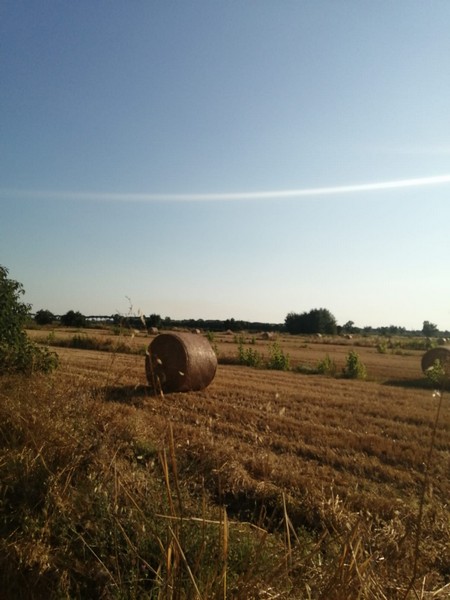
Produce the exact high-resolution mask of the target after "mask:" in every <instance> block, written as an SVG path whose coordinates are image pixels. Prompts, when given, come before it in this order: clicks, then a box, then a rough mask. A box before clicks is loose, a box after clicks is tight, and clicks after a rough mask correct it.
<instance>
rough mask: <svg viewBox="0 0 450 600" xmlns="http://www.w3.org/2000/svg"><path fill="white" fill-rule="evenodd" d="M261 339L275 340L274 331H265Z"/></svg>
mask: <svg viewBox="0 0 450 600" xmlns="http://www.w3.org/2000/svg"><path fill="white" fill-rule="evenodd" d="M261 337H262V339H263V340H273V338H274V337H275V336H274V334H273V332H272V331H264V332H263V334H262V335H261Z"/></svg>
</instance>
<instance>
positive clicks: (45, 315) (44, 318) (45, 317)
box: [34, 308, 55, 325]
mask: <svg viewBox="0 0 450 600" xmlns="http://www.w3.org/2000/svg"><path fill="white" fill-rule="evenodd" d="M34 320H35V321H36V323H37V324H38V325H50V324H51V323H53V321H54V320H55V315H54V314H53V313H52V312H50V311H49V310H44V309H43V308H41V310H38V311H37V313H36V314H35V315H34Z"/></svg>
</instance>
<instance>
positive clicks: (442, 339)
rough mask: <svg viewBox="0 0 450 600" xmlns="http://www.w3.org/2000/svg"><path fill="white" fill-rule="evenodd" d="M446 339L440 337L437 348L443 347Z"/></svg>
mask: <svg viewBox="0 0 450 600" xmlns="http://www.w3.org/2000/svg"><path fill="white" fill-rule="evenodd" d="M447 341H448V340H447V338H444V337H441V338H439V339H438V344H439V346H444V345H445V344H446V343H447Z"/></svg>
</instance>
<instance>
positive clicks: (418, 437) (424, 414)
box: [32, 331, 450, 599]
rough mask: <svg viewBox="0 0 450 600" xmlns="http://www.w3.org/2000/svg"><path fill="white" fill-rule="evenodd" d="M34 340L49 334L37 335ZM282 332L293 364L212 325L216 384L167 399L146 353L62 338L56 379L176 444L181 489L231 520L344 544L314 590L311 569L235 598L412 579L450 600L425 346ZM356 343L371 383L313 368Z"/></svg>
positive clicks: (362, 593) (161, 446) (288, 536)
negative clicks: (276, 586) (252, 355)
mask: <svg viewBox="0 0 450 600" xmlns="http://www.w3.org/2000/svg"><path fill="white" fill-rule="evenodd" d="M57 335H58V336H62V337H64V336H68V337H70V336H73V332H70V331H69V332H59V333H58V334H57ZM89 335H90V336H91V335H95V336H99V337H100V338H101V337H102V336H106V335H108V333H107V332H100V331H99V332H96V333H95V334H94V333H91V332H89ZM32 336H34V337H35V338H36V339H41V338H42V332H39V331H36V332H32ZM39 336H41V337H39ZM151 339H152V338H151V337H144V336H142V337H141V336H140V335H136V336H134V337H129V339H127V344H128V345H129V346H130V348H131V349H132V350H133V351H137V350H139V349H141V348H142V349H143V348H145V347H146V346H147V345H148V343H149V342H150V341H151ZM240 341H241V342H244V343H245V344H249V345H251V347H254V348H256V349H257V350H258V351H259V352H261V353H263V354H267V353H268V352H269V347H270V345H271V344H273V340H269V341H266V340H262V339H259V338H258V339H251V336H247V337H245V336H244V338H242V337H241V338H240ZM276 341H277V344H279V346H280V347H281V348H282V350H283V352H285V353H289V356H290V361H291V367H292V370H290V371H288V372H282V371H274V370H268V369H255V368H249V367H245V366H241V365H237V364H232V363H233V362H236V361H235V358H236V354H237V340H236V337H235V336H230V335H225V334H223V335H219V334H216V336H215V337H214V345H215V348H216V351H217V352H218V356H219V366H218V370H217V373H216V377H215V379H214V381H213V382H212V384H211V385H210V386H209V387H208V388H207V389H206V390H204V391H201V392H195V393H194V392H192V393H179V394H166V395H161V394H155V393H153V392H152V390H151V389H150V388H149V387H148V386H147V383H146V380H145V369H144V357H143V356H142V355H136V354H124V353H121V352H100V351H97V350H83V349H74V348H57V349H56V350H57V352H58V354H59V356H60V361H61V366H60V369H59V371H58V372H57V374H55V375H54V376H53V378H54V385H55V386H59V389H71V390H75V397H76V394H77V393H79V394H80V395H82V394H83V393H84V392H82V390H86V389H89V390H90V391H91V395H92V397H93V398H94V401H95V402H96V403H100V404H101V406H103V407H106V408H102V410H107V411H108V415H110V416H109V417H108V418H109V419H110V420H111V423H113V422H114V421H115V419H116V418H118V417H117V415H120V418H121V419H130V422H131V421H133V422H136V421H137V422H139V424H140V425H139V427H140V428H141V429H142V428H144V429H145V437H146V439H147V438H148V440H152V443H154V444H155V447H156V448H157V449H158V451H159V452H161V451H164V452H165V451H166V450H167V452H169V450H170V454H171V456H172V462H173V465H172V467H174V468H175V470H176V473H175V480H174V481H175V485H176V486H178V485H179V481H181V482H182V484H183V486H185V487H186V489H188V490H189V492H190V493H191V494H194V495H197V496H198V497H202V496H205V497H207V498H208V502H211V503H212V504H213V505H215V506H222V507H225V509H226V511H227V518H228V519H229V520H230V521H236V522H245V523H250V524H251V525H252V526H255V527H258V528H261V530H264V531H266V532H274V533H276V532H277V531H278V532H279V533H280V535H284V543H285V544H287V546H286V547H288V548H289V553H291V552H293V549H292V547H291V545H295V544H297V545H298V544H299V543H300V542H299V537H298V536H300V535H301V534H300V532H306V533H305V535H306V536H307V537H308V539H311V540H314V543H313V542H311V543H312V544H313V546H314V544H319V545H320V540H326V541H325V542H323V543H324V544H326V545H328V547H331V546H332V545H333V544H335V545H336V544H338V541H337V540H339V544H340V547H339V550H336V553H335V562H334V565H335V566H334V567H333V569H334V570H333V569H331V570H330V576H329V579H330V580H329V581H328V582H326V581H325V579H326V578H325V576H324V579H323V581H322V582H321V583H320V582H319V579H320V577H319V578H318V579H317V577H318V576H317V574H316V575H315V577H316V591H315V592H314V584H313V583H312V581H309V582H307V580H306V579H305V582H306V583H305V584H304V586H303V584H299V582H298V581H297V582H296V583H295V585H294V587H293V588H291V590H290V592H289V593H288V592H284V593H285V594H287V595H282V592H281V591H280V592H279V593H280V595H279V596H276V595H275V592H274V595H273V596H270V594H269V592H267V590H266V595H265V596H264V595H259V596H258V595H256V592H255V595H254V596H250V595H247V596H246V595H245V594H244V595H241V596H239V594H238V593H237V592H236V595H231V594H230V595H229V596H228V597H230V598H231V597H236V598H237V597H242V598H244V597H255V598H256V597H260V598H263V597H265V598H269V597H285V598H288V597H291V598H307V597H311V598H339V599H341V598H342V599H343V598H380V599H381V598H402V597H403V595H402V594H404V593H406V591H407V588H408V584H409V583H410V582H411V579H410V578H411V576H412V575H415V576H416V577H415V582H414V588H412V591H410V593H409V594H408V598H415V597H423V598H426V597H429V598H432V597H433V598H447V597H450V586H449V580H450V548H449V541H448V534H449V531H450V527H449V509H448V498H449V496H450V483H449V473H450V427H449V426H450V413H449V410H448V400H447V396H446V393H444V395H443V403H442V410H441V413H440V416H439V421H438V423H437V426H436V429H435V437H434V442H433V453H432V455H431V462H430V461H429V458H430V444H431V443H432V436H433V431H434V428H435V421H436V411H437V408H438V402H439V398H437V397H435V396H433V389H432V387H431V386H430V384H429V383H428V382H427V381H426V379H425V378H424V376H423V374H422V372H421V368H420V358H421V356H422V354H423V352H421V351H415V350H410V351H399V350H397V353H393V351H389V352H386V353H380V352H378V351H377V349H376V347H375V345H374V344H372V345H370V346H368V345H366V342H365V341H364V340H357V339H352V340H344V339H342V338H336V339H334V340H333V339H332V338H330V339H322V340H319V339H314V338H300V337H289V336H278V338H277V340H276ZM363 344H364V345H363ZM351 349H354V350H356V351H357V352H358V354H359V356H360V358H361V359H362V361H363V362H364V364H365V366H366V368H367V373H368V377H367V380H365V381H358V380H349V379H344V378H342V377H340V376H336V377H326V376H323V375H318V374H307V371H308V368H312V367H314V366H315V365H317V362H318V361H319V360H322V359H323V358H324V357H325V356H326V355H327V354H328V355H329V356H330V357H331V358H332V359H333V360H334V361H335V362H336V365H337V367H338V374H339V373H340V372H341V370H342V367H343V366H344V364H345V358H346V355H347V354H348V352H349V350H351ZM302 371H303V372H302ZM77 390H78V392H77ZM55 410H57V406H55ZM111 415H116V417H111ZM149 443H150V441H149ZM141 444H142V441H141ZM175 464H176V467H175V466H174V465H175ZM426 468H428V472H427V475H426V478H427V479H426V489H425V496H424V497H422V493H423V490H424V480H425V469H426ZM421 499H422V500H423V502H422V503H421ZM421 504H422V507H421ZM420 509H422V511H423V513H422V517H421V522H420V524H419V521H418V514H419V510H420ZM330 540H333V542H331V541H330ZM314 548H319V546H314ZM303 551H304V550H303ZM317 552H318V553H319V554H320V555H321V556H322V558H321V559H318V560H319V563H320V561H321V560H323V561H324V562H326V559H325V558H324V557H325V555H326V551H325V550H324V549H323V548H320V552H319V550H317ZM352 557H353V558H352ZM314 564H315V567H314V568H315V569H317V568H319V567H318V565H317V564H316V563H314ZM338 564H339V565H340V570H339V569H338V567H337V566H336V565H338ZM311 568H312V567H311ZM414 569H415V571H416V572H415V573H414V572H413V571H414ZM311 573H312V571H311ZM289 577H291V578H294V579H293V581H294V580H295V575H294V574H293V573H290V575H289ZM302 577H306V575H305V573H303V575H302ZM310 577H312V575H311V574H310ZM300 588H302V589H300ZM418 588H421V590H422V591H421V592H420V593H421V596H420V595H418V594H419V592H417V591H414V590H416V589H418ZM236 589H237V588H236ZM242 589H244V588H242ZM294 589H296V590H297V591H296V592H295V591H293V590H294ZM308 590H310V591H308ZM311 590H312V591H311ZM352 590H353V591H352ZM246 593H247V594H248V593H249V592H248V590H247V592H246ZM277 593H278V592H277ZM308 594H310V595H309V596H308ZM427 594H428V595H427ZM432 594H434V595H432ZM149 597H150V596H149ZM155 597H156V596H155ZM160 597H163V596H160ZM180 597H181V596H180ZM186 597H187V596H186ZM192 597H194V596H192ZM204 597H207V596H204ZM214 597H215V596H214Z"/></svg>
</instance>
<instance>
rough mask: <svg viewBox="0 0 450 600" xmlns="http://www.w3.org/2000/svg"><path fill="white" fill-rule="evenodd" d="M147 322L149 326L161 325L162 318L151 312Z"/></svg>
mask: <svg viewBox="0 0 450 600" xmlns="http://www.w3.org/2000/svg"><path fill="white" fill-rule="evenodd" d="M145 322H146V324H147V327H161V323H162V319H161V316H160V315H155V314H151V315H150V316H149V317H147V318H146V320H145Z"/></svg>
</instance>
